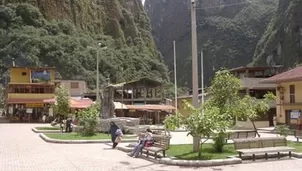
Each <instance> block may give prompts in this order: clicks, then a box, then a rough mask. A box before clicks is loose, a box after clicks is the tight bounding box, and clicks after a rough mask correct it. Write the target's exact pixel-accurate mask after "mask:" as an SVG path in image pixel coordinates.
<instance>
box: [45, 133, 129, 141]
mask: <svg viewBox="0 0 302 171" xmlns="http://www.w3.org/2000/svg"><path fill="white" fill-rule="evenodd" d="M45 135H46V136H47V137H49V138H52V139H59V140H109V139H111V136H109V135H108V134H104V133H97V134H96V135H93V136H83V135H82V134H77V133H67V134H65V133H63V134H60V133H59V134H50V133H49V134H45ZM123 139H133V137H123Z"/></svg>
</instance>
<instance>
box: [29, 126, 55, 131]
mask: <svg viewBox="0 0 302 171" xmlns="http://www.w3.org/2000/svg"><path fill="white" fill-rule="evenodd" d="M35 128H36V129H37V130H40V131H41V130H51V131H53V130H60V127H35Z"/></svg>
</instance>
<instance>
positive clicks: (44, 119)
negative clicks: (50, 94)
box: [42, 114, 46, 123]
mask: <svg viewBox="0 0 302 171" xmlns="http://www.w3.org/2000/svg"><path fill="white" fill-rule="evenodd" d="M42 122H43V123H45V122H46V114H44V115H43V116H42Z"/></svg>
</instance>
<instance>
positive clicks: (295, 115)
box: [290, 110, 301, 119]
mask: <svg viewBox="0 0 302 171" xmlns="http://www.w3.org/2000/svg"><path fill="white" fill-rule="evenodd" d="M300 114H301V112H300V110H292V111H290V118H291V119H298V118H299V117H300Z"/></svg>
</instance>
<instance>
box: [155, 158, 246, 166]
mask: <svg viewBox="0 0 302 171" xmlns="http://www.w3.org/2000/svg"><path fill="white" fill-rule="evenodd" d="M159 163H160V164H166V165H175V166H189V167H209V166H222V165H233V164H241V163H242V160H241V159H240V158H229V159H216V160H175V159H171V158H162V159H159Z"/></svg>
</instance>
